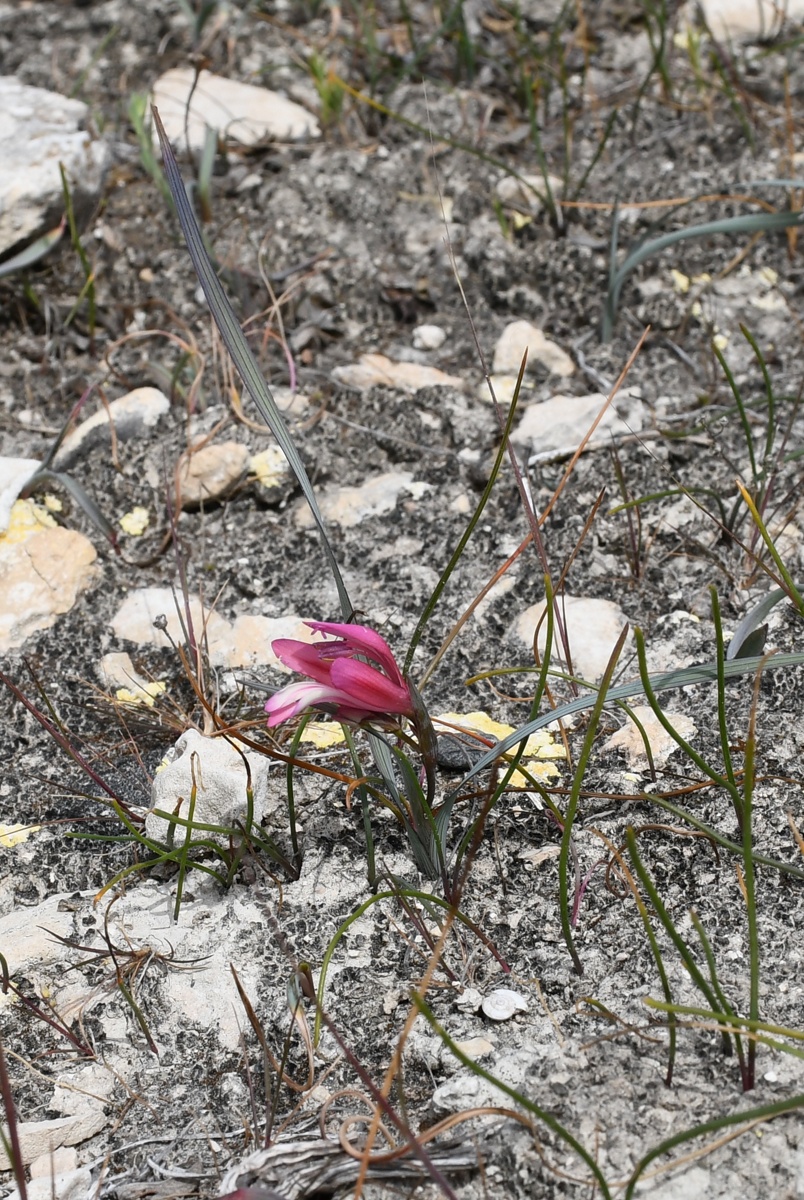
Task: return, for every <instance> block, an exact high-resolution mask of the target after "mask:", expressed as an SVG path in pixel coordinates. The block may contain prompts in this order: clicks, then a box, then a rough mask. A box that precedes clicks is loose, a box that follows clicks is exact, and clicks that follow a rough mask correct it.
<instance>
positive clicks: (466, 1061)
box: [410, 991, 611, 1200]
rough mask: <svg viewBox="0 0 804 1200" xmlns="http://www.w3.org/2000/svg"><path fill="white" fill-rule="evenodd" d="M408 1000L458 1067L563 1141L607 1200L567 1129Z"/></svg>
mask: <svg viewBox="0 0 804 1200" xmlns="http://www.w3.org/2000/svg"><path fill="white" fill-rule="evenodd" d="M410 998H411V1000H412V1001H413V1003H414V1004H415V1005H416V1008H417V1009H418V1010H419V1012H420V1013H421V1014H422V1016H423V1017H424V1019H425V1020H426V1021H427V1023H428V1025H429V1026H430V1028H431V1029H432V1030H433V1032H434V1033H435V1034H437V1035H438V1037H439V1038H440V1039H441V1041H442V1042H443V1043H444V1045H445V1046H446V1047H447V1049H448V1050H449V1052H450V1053H451V1054H452V1055H454V1056H455V1058H456V1059H457V1060H458V1062H459V1063H461V1065H462V1066H464V1067H467V1068H468V1069H469V1070H470V1071H471V1072H472V1074H473V1075H476V1076H477V1077H478V1078H479V1079H485V1080H486V1082H487V1083H490V1084H491V1085H492V1087H495V1088H497V1090H498V1091H500V1092H503V1094H504V1095H506V1096H508V1097H510V1099H511V1100H513V1101H514V1102H515V1103H516V1104H519V1105H520V1106H521V1107H522V1108H524V1109H525V1111H526V1112H529V1113H531V1115H532V1116H534V1117H536V1118H537V1119H538V1120H539V1121H541V1122H542V1124H544V1125H546V1126H547V1128H548V1129H551V1130H552V1131H553V1133H554V1134H555V1135H556V1137H559V1138H560V1139H561V1140H562V1141H563V1142H566V1144H567V1145H568V1146H570V1147H571V1148H572V1149H573V1150H574V1151H575V1153H576V1154H577V1155H578V1157H579V1158H580V1159H582V1161H583V1162H584V1163H585V1164H586V1166H587V1167H588V1168H589V1170H590V1171H591V1173H592V1175H593V1176H594V1179H595V1182H596V1183H597V1186H598V1187H599V1188H600V1192H601V1195H602V1197H603V1198H604V1200H611V1192H610V1190H609V1185H608V1183H607V1182H606V1177H605V1175H604V1174H603V1172H602V1171H601V1170H600V1167H599V1166H598V1165H597V1163H596V1162H595V1160H594V1158H593V1157H592V1155H591V1154H590V1153H589V1151H588V1150H587V1149H586V1148H585V1147H584V1146H582V1145H581V1143H580V1142H579V1141H578V1140H577V1138H574V1137H573V1136H572V1134H571V1133H570V1132H569V1130H568V1129H565V1128H564V1126H563V1125H561V1124H560V1123H559V1122H558V1121H557V1120H556V1118H555V1117H554V1116H553V1114H552V1113H551V1112H549V1111H548V1110H547V1109H545V1108H541V1107H540V1106H539V1105H538V1104H535V1103H534V1102H533V1101H532V1100H529V1099H528V1097H527V1096H523V1095H522V1093H521V1092H518V1091H517V1090H516V1088H513V1087H510V1086H509V1085H508V1084H507V1083H503V1081H502V1080H501V1079H497V1078H496V1076H494V1075H492V1073H491V1072H490V1071H487V1070H485V1069H484V1068H483V1067H481V1066H480V1064H479V1063H477V1062H475V1060H474V1059H473V1058H470V1057H469V1055H468V1054H465V1053H464V1052H463V1050H461V1049H460V1047H459V1046H458V1045H457V1043H456V1042H454V1041H453V1040H452V1038H451V1037H450V1036H449V1034H448V1033H447V1031H446V1030H445V1029H444V1027H443V1025H441V1024H440V1023H439V1022H438V1021H437V1020H436V1017H435V1015H434V1013H433V1011H432V1009H431V1008H430V1007H429V1005H428V1004H427V1002H426V1001H425V1000H424V998H423V997H422V996H420V995H419V993H418V992H416V991H413V992H411V996H410Z"/></svg>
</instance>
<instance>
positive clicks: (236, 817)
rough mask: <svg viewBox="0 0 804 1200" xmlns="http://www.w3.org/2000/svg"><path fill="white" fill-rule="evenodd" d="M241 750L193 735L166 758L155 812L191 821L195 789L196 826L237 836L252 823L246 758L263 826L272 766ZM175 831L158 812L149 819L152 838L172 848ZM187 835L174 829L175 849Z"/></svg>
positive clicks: (221, 837) (155, 789)
mask: <svg viewBox="0 0 804 1200" xmlns="http://www.w3.org/2000/svg"><path fill="white" fill-rule="evenodd" d="M236 746H237V743H235V742H233V741H232V740H230V739H227V738H223V737H218V738H210V737H204V736H203V735H202V734H200V733H199V732H198V731H197V730H196V729H188V730H187V732H186V733H183V734H182V735H181V737H180V738H179V739H178V741H177V742H176V745H175V746H174V747H173V748H172V750H171V751H169V753H168V754H167V755H166V756H165V759H164V760H163V762H164V765H163V766H162V767H160V769H159V770H158V771H157V772H156V775H155V776H154V781H153V786H152V789H151V804H152V807H153V808H154V809H160V810H161V811H162V812H166V813H171V814H175V815H177V816H179V817H183V818H187V817H188V816H189V810H190V804H191V800H192V793H193V789H195V797H194V798H195V806H194V809H193V821H194V822H198V823H199V824H201V825H220V826H222V827H223V828H224V829H226V830H232V831H236V829H237V827H238V826H239V825H240V824H242V823H243V822H244V821H245V819H246V807H247V797H246V786H247V780H248V774H247V771H246V764H245V761H244V758H245V759H246V760H247V761H248V765H249V768H250V771H251V786H252V788H253V793H254V810H253V811H254V820H255V821H260V820H262V818H263V816H265V814H266V812H267V811H268V809H269V804H270V802H269V796H268V766H269V760H268V759H267V758H266V757H265V756H264V755H262V754H257V753H255V752H254V751H251V750H247V749H246V748H245V747H244V746H241V747H240V750H238V749H237V748H236ZM241 751H242V753H241ZM170 830H171V826H170V823H169V822H168V821H166V820H165V819H164V817H160V816H157V815H156V813H155V812H149V813H148V816H147V817H146V818H145V831H146V833H147V835H148V837H149V838H153V839H154V840H155V841H158V842H167V841H169V840H170V836H171V835H170ZM186 834H187V827H186V826H182V825H176V826H173V835H172V837H173V842H174V844H176V845H180V844H181V843H182V842H183V841H184V839H185V837H186ZM193 836H194V837H195V838H201V837H206V838H213V839H214V840H217V841H221V842H226V841H228V835H227V834H223V833H221V834H215V833H212V832H209V831H207V830H204V831H202V830H197V831H196V832H195V833H194V834H193Z"/></svg>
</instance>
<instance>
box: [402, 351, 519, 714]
mask: <svg viewBox="0 0 804 1200" xmlns="http://www.w3.org/2000/svg"><path fill="white" fill-rule="evenodd" d="M525 365H526V360H525V359H523V360H522V364H521V366H520V368H519V376H518V378H517V381H516V387H515V388H514V394H513V396H512V398H511V403H510V405H509V408H508V416H507V418H506V421H505V428H504V429H503V435H502V440H501V442H500V447H499V449H498V451H497V454H496V457H495V459H494V466H493V467H492V468H491V474H490V475H489V478H488V482H487V483H486V486H485V487H484V488H483V492H482V495H481V497H480V499H479V501H478V503H477V508H476V509H475V511H474V512H473V514H472V517H471V519H470V521H469V524H468V525H467V526H466V529H465V530H464V531H463V533H462V534H461V536H460V538H459V539H458V544H457V546H456V547H455V549H454V550H453V552H452V554H451V555H450V559H449V562H448V563H447V565H446V567H445V568H444V570H443V571H442V572H441V578H440V579H439V581H438V583H437V584H436V585H435V587H434V588H433V592H432V595H431V596H430V598H429V600H428V601H427V603H426V604H425V606H424V608H423V609H422V615H421V616H420V617H419V620H418V623H417V625H416V628H415V629H414V631H413V637H412V638H411V639H410V645H409V646H408V652H407V654H406V655H405V662H404V665H403V667H402V673H403V675H407V674H408V673H409V672H410V668H411V666H412V665H413V656H414V654H415V653H416V647H417V646H418V644H419V642H420V641H421V639H422V634H423V633H424V630H425V628H426V626H427V622H428V621H429V620H430V617H431V616H432V615H433V612H434V611H435V608H436V605H437V604H438V602H439V600H440V599H441V595H442V593H443V591H444V588H445V587H446V586H447V584H448V583H449V580H450V576H451V575H452V572H453V571H454V570H455V568H456V567H457V565H458V563H459V562H460V560H461V558H462V556H463V552H464V550H465V549H466V546H467V543H468V541H469V539H470V537H471V536H472V534H473V533H474V531H475V529H476V528H477V523H478V521H479V520H480V518H481V516H482V515H483V510H484V509H485V507H486V505H487V504H488V502H489V498H490V497H491V493H492V491H493V489H494V485H495V483H496V482H497V476H498V475H499V473H500V468H501V467H502V464H503V461H504V459H505V455H506V452H507V449H508V437H509V434H510V433H511V429H512V427H513V424H514V416H515V414H516V407H517V402H518V400H519V392H520V389H521V387H522V379H523V377H524V374H525ZM436 661H437V660H434V662H433V663H432V664H431V665H430V667H428V669H427V671H426V673H425V674H424V675H423V676H422V678H421V679H420V680H419V684H418V688H419V691H421V690H422V689H423V688H424V686H425V684H426V683H427V680H428V679H429V678H430V675H431V674H432V672H433V670H434V668H435V665H436Z"/></svg>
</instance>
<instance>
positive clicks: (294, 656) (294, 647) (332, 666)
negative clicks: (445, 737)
mask: <svg viewBox="0 0 804 1200" xmlns="http://www.w3.org/2000/svg"><path fill="white" fill-rule="evenodd" d="M305 624H306V625H308V626H309V628H310V629H314V630H315V631H316V633H322V634H324V635H325V636H326V637H327V638H328V640H327V641H324V642H297V641H295V640H294V639H292V638H278V639H277V640H276V641H275V642H272V643H271V645H272V649H273V652H274V654H275V655H276V657H277V658H278V659H279V661H280V662H283V663H284V664H285V666H286V667H290V668H291V670H293V671H298V672H299V674H300V675H306V676H307V682H304V683H291V684H289V685H288V686H287V687H284V688H281V689H280V691H278V692H275V693H274V695H273V696H272V697H271V699H270V700H269V701H268V703H267V704H266V705H265V711H266V712H267V713H268V725H269V726H272V725H279V724H281V722H282V721H288V720H290V718H291V717H296V716H298V715H299V713H302V712H305V711H306V710H307V709H308V708H321V709H323V710H324V711H325V712H328V713H331V714H332V715H333V716H334V717H336V718H338V719H339V720H341V721H352V722H355V723H358V722H360V721H365V720H366V719H368V718H369V717H373V718H375V719H379V720H385V721H392V720H394V719H395V718H398V717H412V716H413V715H414V712H413V700H412V698H411V694H410V689H409V687H408V684H407V682H406V680H405V678H404V676H403V675H402V672H401V671H400V669H399V667H398V666H397V664H396V661H395V660H394V656H393V654H392V653H391V649H390V647H389V645H388V643H387V642H386V641H384V640H383V638H381V637H380V635H379V634H378V633H375V632H374V630H373V629H367V628H366V626H365V625H342V624H339V623H337V622H334V621H306V622H305Z"/></svg>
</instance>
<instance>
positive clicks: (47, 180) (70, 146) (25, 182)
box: [0, 75, 110, 254]
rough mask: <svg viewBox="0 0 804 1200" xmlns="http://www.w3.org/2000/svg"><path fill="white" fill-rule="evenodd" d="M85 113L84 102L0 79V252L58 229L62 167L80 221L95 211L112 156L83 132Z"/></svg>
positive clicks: (60, 210)
mask: <svg viewBox="0 0 804 1200" xmlns="http://www.w3.org/2000/svg"><path fill="white" fill-rule="evenodd" d="M87 112H88V109H87V106H86V104H84V103H82V101H80V100H69V99H68V98H67V97H66V96H62V95H60V94H59V93H58V92H50V91H47V90H46V89H45V88H38V87H30V86H29V85H28V84H25V83H21V82H20V81H19V80H18V79H16V78H15V77H14V76H10V75H5V76H0V163H2V164H3V168H2V171H0V254H5V253H7V252H8V251H10V250H11V249H12V248H13V247H15V246H17V245H18V244H20V243H23V242H27V241H30V240H31V239H33V238H34V237H36V236H37V235H38V234H41V233H44V232H46V231H47V230H49V229H52V228H54V227H55V226H57V225H58V223H59V221H60V219H61V217H62V214H63V212H64V198H63V194H62V186H61V175H60V174H59V163H62V164H63V166H64V170H65V174H66V176H67V182H68V185H69V188H70V194H71V198H72V202H73V207H74V209H75V211H76V214H77V215H78V217H79V219H80V217H81V216H82V214H86V213H87V212H89V211H90V210H91V209H92V207H94V205H95V203H96V201H97V199H98V196H99V194H100V190H101V186H102V184H103V176H104V173H105V171H106V167H107V165H108V163H109V161H110V156H109V150H108V148H107V146H106V145H105V143H103V142H100V141H95V140H93V139H92V138H91V137H90V135H89V133H87V132H86V130H83V129H81V128H80V126H81V124H82V122H83V121H84V120H85V119H86V115H87Z"/></svg>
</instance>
